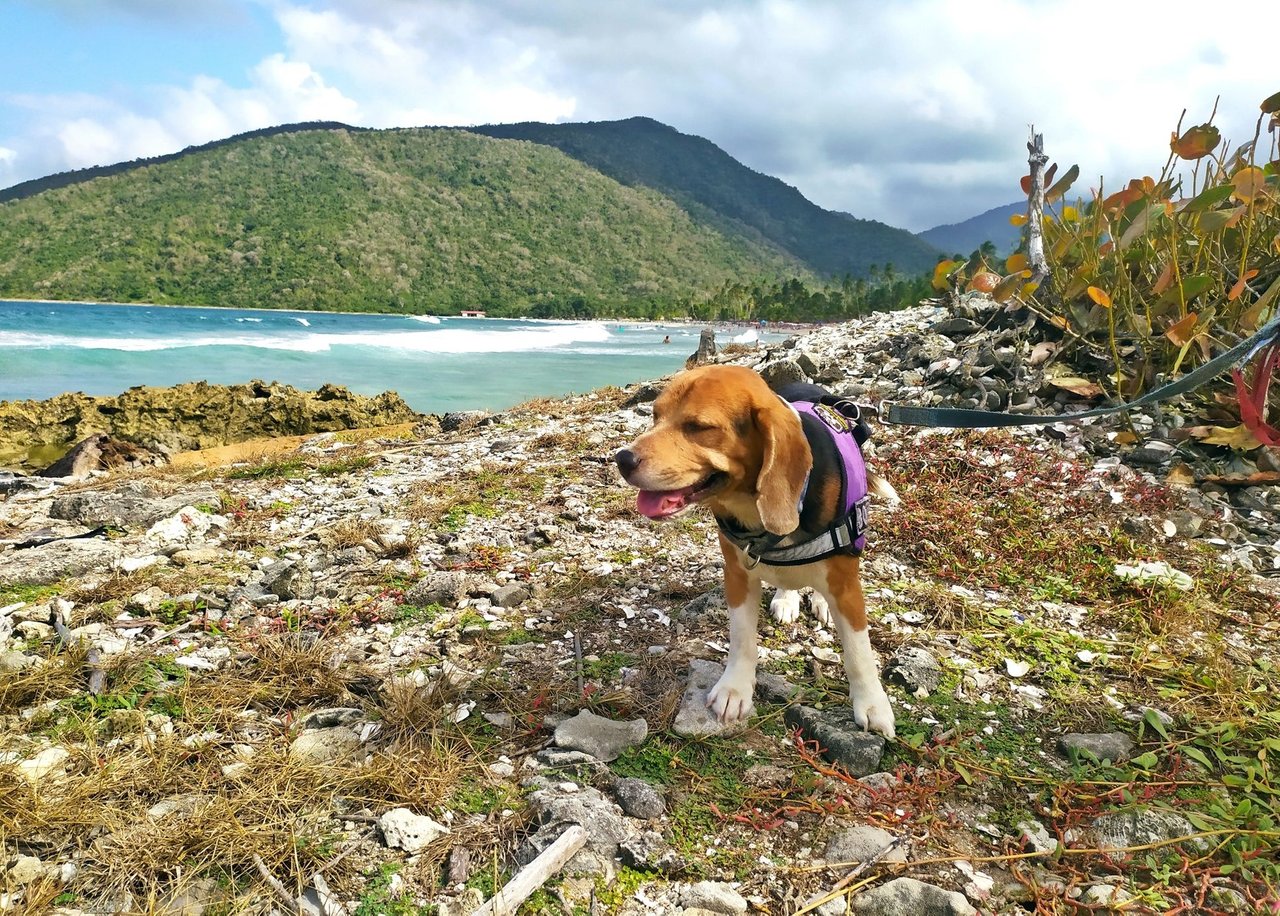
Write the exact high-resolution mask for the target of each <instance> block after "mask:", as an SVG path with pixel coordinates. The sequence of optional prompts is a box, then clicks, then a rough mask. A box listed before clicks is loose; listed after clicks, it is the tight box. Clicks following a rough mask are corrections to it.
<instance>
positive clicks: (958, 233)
mask: <svg viewBox="0 0 1280 916" xmlns="http://www.w3.org/2000/svg"><path fill="white" fill-rule="evenodd" d="M1026 212H1027V202H1026V201H1025V200H1020V201H1015V202H1014V203H1011V204H1005V205H1004V206H1003V207H994V208H992V209H990V210H988V211H987V212H986V213H979V214H978V215H977V216H973V217H970V218H969V219H967V220H965V221H964V222H960V223H947V224H946V225H945V226H934V227H933V228H932V229H926V230H925V231H924V232H921V233H920V238H922V239H924V240H925V241H926V242H928V243H929V244H930V245H933V246H934V247H935V248H939V249H941V250H942V251H944V252H946V253H947V254H958V255H962V256H964V257H968V256H969V255H971V254H972V253H973V252H975V251H977V250H978V248H979V246H981V245H982V243H983V242H991V243H992V244H993V245H995V246H996V251H997V252H998V253H1000V254H1002V255H1005V254H1012V253H1013V251H1014V249H1015V248H1017V247H1018V243H1019V242H1020V241H1021V240H1022V230H1021V229H1020V228H1018V227H1017V226H1014V225H1012V224H1011V223H1010V222H1009V217H1010V216H1012V215H1013V214H1015V213H1026Z"/></svg>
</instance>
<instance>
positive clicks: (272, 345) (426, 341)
mask: <svg viewBox="0 0 1280 916" xmlns="http://www.w3.org/2000/svg"><path fill="white" fill-rule="evenodd" d="M609 338H610V334H609V330H608V328H606V327H605V326H604V325H602V324H597V323H592V322H580V323H566V324H546V325H539V326H537V327H528V326H525V327H520V328H514V329H511V330H506V329H499V328H496V327H495V328H494V329H492V330H490V329H485V330H483V331H477V330H465V329H454V328H447V329H443V330H438V331H408V332H404V331H395V332H392V331H354V332H350V333H339V334H325V333H319V332H315V331H310V332H305V331H300V332H298V333H296V334H295V333H284V334H278V333H270V332H263V333H262V334H258V335H250V334H235V335H218V336H212V335H208V334H201V335H191V336H180V337H70V336H65V335H58V334H35V333H27V332H0V348H4V347H26V348H36V347H38V348H43V349H52V348H62V347H65V348H70V349H80V350H123V351H128V352H135V353H144V352H150V351H155V350H176V349H181V348H187V347H255V348H258V349H263V350H291V351H294V352H299V353H324V352H327V351H329V350H331V349H333V348H334V347H374V348H377V349H380V350H400V351H408V352H414V353H519V352H524V351H529V350H546V349H550V348H552V347H573V346H574V345H578V344H591V343H597V344H598V343H603V342H604V341H607V340H609Z"/></svg>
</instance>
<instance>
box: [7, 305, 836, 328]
mask: <svg viewBox="0 0 1280 916" xmlns="http://www.w3.org/2000/svg"><path fill="white" fill-rule="evenodd" d="M5 302H21V303H29V304H33V305H89V306H94V305H110V306H122V307H125V308H146V309H220V310H227V311H238V312H268V313H272V312H274V313H277V314H285V315H294V314H296V315H374V316H384V317H388V318H422V317H430V318H439V319H441V320H446V321H447V320H451V319H452V320H465V321H526V322H534V323H537V324H618V325H622V324H627V325H644V326H646V327H659V328H660V327H665V326H667V325H707V326H711V327H727V328H756V329H759V330H767V329H768V328H785V329H787V330H788V331H793V330H794V331H801V330H805V331H812V330H814V329H816V328H820V327H823V325H822V324H820V323H816V322H802V323H792V322H778V323H775V324H765V325H761V324H759V322H756V321H704V320H702V319H698V318H668V319H666V320H663V321H659V320H657V319H648V318H625V317H619V318H532V317H519V316H515V317H507V318H499V317H492V318H490V317H488V316H486V317H484V318H477V317H475V316H463V315H462V314H456V315H443V314H439V313H437V312H349V311H347V310H345V309H294V308H278V309H272V308H262V307H261V306H252V305H190V304H186V305H184V304H180V303H176V302H113V301H110V300H105V299H34V298H33V299H27V298H24V297H21V296H0V304H3V303H5ZM832 323H835V324H839V323H840V322H832Z"/></svg>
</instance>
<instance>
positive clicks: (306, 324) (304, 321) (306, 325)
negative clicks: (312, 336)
mask: <svg viewBox="0 0 1280 916" xmlns="http://www.w3.org/2000/svg"><path fill="white" fill-rule="evenodd" d="M293 320H294V321H296V322H298V324H300V325H302V326H303V327H304V328H309V327H311V322H310V321H307V319H305V318H295V319H293Z"/></svg>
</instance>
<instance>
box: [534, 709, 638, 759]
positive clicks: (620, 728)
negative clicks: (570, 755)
mask: <svg viewBox="0 0 1280 916" xmlns="http://www.w3.org/2000/svg"><path fill="white" fill-rule="evenodd" d="M648 734H649V726H648V724H647V723H646V722H645V720H644V719H633V720H631V721H629V722H618V721H615V720H613V719H606V718H604V717H603V716H597V715H596V714H595V713H593V712H591V711H590V710H587V709H584V710H582V711H581V712H580V713H578V714H577V715H576V716H574V717H573V718H572V719H566V720H565V721H564V722H562V723H560V725H558V726H557V727H556V732H555V742H556V746H557V747H563V748H569V749H570V750H575V751H582V752H584V753H587V754H590V755H591V756H593V757H595V758H596V759H598V760H603V761H605V762H606V763H607V762H608V761H610V760H617V759H618V757H619V756H620V755H621V754H622V752H623V751H625V750H627V748H630V747H635V746H636V745H637V744H641V743H643V742H644V739H645V738H646V737H647V736H648Z"/></svg>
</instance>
